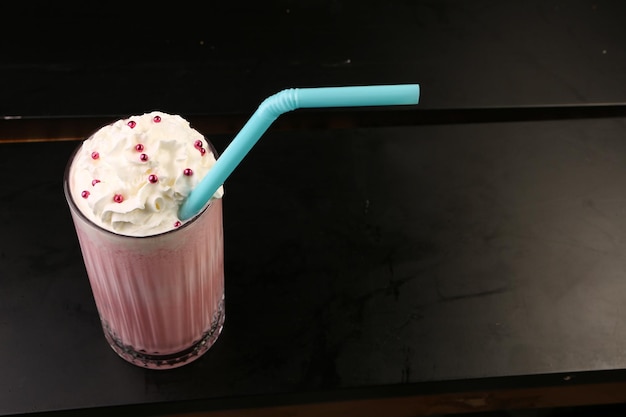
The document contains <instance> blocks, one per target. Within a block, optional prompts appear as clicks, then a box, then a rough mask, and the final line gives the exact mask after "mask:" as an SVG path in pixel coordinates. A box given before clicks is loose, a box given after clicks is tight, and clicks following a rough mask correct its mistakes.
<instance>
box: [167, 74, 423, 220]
mask: <svg viewBox="0 0 626 417" xmlns="http://www.w3.org/2000/svg"><path fill="white" fill-rule="evenodd" d="M419 95H420V87H419V84H400V85H370V86H355V87H316V88H290V89H287V90H283V91H281V92H279V93H276V94H274V95H273V96H270V97H268V98H266V99H265V100H264V101H263V102H262V103H261V105H260V106H259V108H258V109H257V110H256V112H254V114H253V115H252V116H251V117H250V119H249V120H248V122H246V124H245V125H244V126H243V128H242V129H241V130H240V131H239V133H238V134H237V136H235V138H234V139H233V140H232V142H231V143H230V144H229V145H228V146H227V147H226V149H225V150H224V152H223V153H222V155H221V156H220V157H219V158H218V159H217V161H216V162H215V164H214V165H213V167H212V168H211V169H210V170H209V172H208V173H207V175H206V176H205V177H204V178H203V179H202V180H201V181H200V183H198V185H197V186H196V188H195V189H193V190H192V191H191V193H190V194H189V196H188V197H187V199H186V200H185V201H184V202H183V204H182V205H181V207H180V210H179V213H178V217H179V218H180V219H181V220H187V219H189V218H191V217H193V216H194V215H195V214H197V213H199V212H200V210H202V208H203V207H204V206H205V205H206V203H207V202H208V201H209V200H210V199H211V197H212V196H213V194H215V192H216V191H217V189H218V188H219V187H220V186H221V185H222V184H223V183H224V181H225V180H226V178H228V176H229V175H230V174H231V173H232V172H233V171H234V169H235V168H236V167H237V165H239V163H240V162H241V160H242V159H243V158H244V157H245V156H246V154H247V153H248V152H249V151H250V149H252V147H253V146H254V144H255V143H256V142H257V141H258V140H259V139H260V138H261V136H262V135H263V133H265V131H266V130H267V129H268V128H269V126H270V125H271V124H272V123H273V122H274V120H276V119H277V118H278V116H280V115H281V114H283V113H286V112H288V111H292V110H295V109H298V108H321V107H356V106H393V105H405V104H417V103H418V102H419Z"/></svg>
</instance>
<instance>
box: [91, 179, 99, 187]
mask: <svg viewBox="0 0 626 417" xmlns="http://www.w3.org/2000/svg"><path fill="white" fill-rule="evenodd" d="M99 182H100V180H93V181H91V186H92V187H93V186H95V185H96V184H97V183H99Z"/></svg>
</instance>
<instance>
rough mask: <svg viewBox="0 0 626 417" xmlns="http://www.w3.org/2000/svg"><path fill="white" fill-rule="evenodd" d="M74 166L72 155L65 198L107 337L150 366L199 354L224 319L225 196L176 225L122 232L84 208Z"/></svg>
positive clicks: (125, 354)
mask: <svg viewBox="0 0 626 417" xmlns="http://www.w3.org/2000/svg"><path fill="white" fill-rule="evenodd" d="M75 154H76V153H74V155H75ZM74 155H72V158H73V157H74ZM70 165H71V160H70V163H69V164H68V168H67V169H66V173H65V178H64V192H65V197H66V199H67V202H68V205H69V207H70V212H71V215H72V219H73V221H74V226H75V229H76V234H77V236H78V241H79V243H80V248H81V251H82V255H83V260H84V263H85V268H86V271H87V275H88V277H89V281H90V284H91V289H92V292H93V297H94V300H95V303H96V307H97V309H98V313H99V315H100V319H101V322H102V326H103V330H104V335H105V337H106V339H107V341H108V342H109V344H110V345H111V347H112V348H113V350H114V351H115V352H117V353H118V354H119V355H120V356H121V357H122V358H124V359H125V360H127V361H129V362H131V363H133V364H135V365H138V366H142V367H145V368H151V369H169V368H175V367H179V366H182V365H184V364H186V363H189V362H191V361H193V360H195V359H197V358H198V357H200V356H201V355H202V354H204V353H205V352H206V351H207V350H208V349H209V348H210V347H211V345H212V344H213V343H214V342H215V340H216V339H217V337H218V335H219V334H220V332H221V330H222V326H223V323H224V243H223V225H222V200H221V199H216V200H213V201H212V202H211V203H210V204H209V205H208V206H207V207H206V208H205V209H204V210H203V211H202V212H201V213H200V214H199V215H197V216H196V217H194V218H193V219H192V220H190V221H189V222H187V223H185V224H184V225H183V226H181V227H179V228H177V229H174V230H172V231H169V232H166V233H162V234H158V235H153V236H146V237H133V236H124V235H119V234H116V233H113V232H110V231H108V230H105V229H103V228H101V227H100V226H98V225H95V224H94V223H93V222H91V221H90V220H89V219H88V218H86V217H85V216H84V215H83V214H82V213H81V212H80V210H79V209H78V207H77V206H76V204H75V203H74V201H73V199H72V193H71V192H70V191H71V190H70V183H69V178H68V175H69V171H70V170H69V167H70Z"/></svg>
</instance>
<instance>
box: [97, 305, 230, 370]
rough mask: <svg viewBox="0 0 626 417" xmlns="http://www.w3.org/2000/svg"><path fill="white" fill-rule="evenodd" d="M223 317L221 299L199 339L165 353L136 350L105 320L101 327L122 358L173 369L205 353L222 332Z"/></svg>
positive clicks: (147, 365)
mask: <svg viewBox="0 0 626 417" xmlns="http://www.w3.org/2000/svg"><path fill="white" fill-rule="evenodd" d="M224 318H225V315H224V303H223V301H222V302H221V303H220V305H219V308H218V310H217V312H216V313H215V315H214V317H213V320H212V322H211V327H210V328H209V330H207V331H206V332H205V333H204V334H203V335H202V338H200V340H198V341H197V342H196V343H194V344H193V345H192V346H190V347H188V348H187V349H185V350H182V351H180V352H176V353H171V354H167V355H151V354H147V353H145V352H141V351H137V350H135V349H134V348H133V347H132V346H129V345H125V344H124V343H123V342H122V341H121V340H120V339H119V338H117V337H116V336H115V335H114V334H113V332H112V331H111V329H110V328H109V326H108V325H107V324H106V323H105V322H102V328H103V330H104V337H105V338H106V340H107V341H108V342H109V345H110V346H111V348H113V350H114V351H115V352H116V353H117V354H118V355H119V356H120V357H121V358H122V359H124V360H126V361H128V362H130V363H132V364H133V365H137V366H140V367H142V368H148V369H173V368H178V367H180V366H183V365H186V364H188V363H190V362H193V361H195V360H196V359H198V358H199V357H200V356H202V355H203V354H204V353H206V351H208V350H209V348H210V347H211V346H213V344H214V343H215V341H216V340H217V337H218V336H219V335H220V333H221V332H222V328H223V327H224Z"/></svg>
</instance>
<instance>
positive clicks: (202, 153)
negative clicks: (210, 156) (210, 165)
mask: <svg viewBox="0 0 626 417" xmlns="http://www.w3.org/2000/svg"><path fill="white" fill-rule="evenodd" d="M199 151H200V154H201V155H202V156H204V154H205V153H206V149H204V148H200V149H199Z"/></svg>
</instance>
